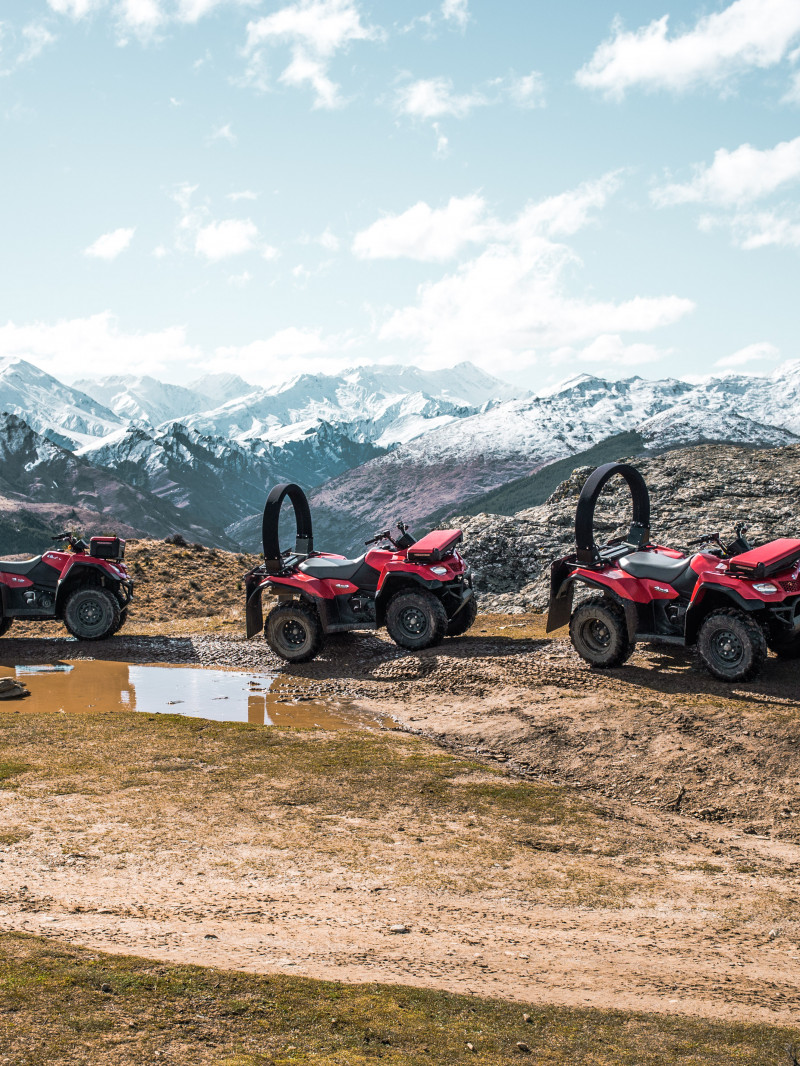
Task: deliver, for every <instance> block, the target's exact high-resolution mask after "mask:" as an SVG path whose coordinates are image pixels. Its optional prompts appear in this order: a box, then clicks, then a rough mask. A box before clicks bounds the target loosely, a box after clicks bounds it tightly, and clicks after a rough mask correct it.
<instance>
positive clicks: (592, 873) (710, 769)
mask: <svg viewBox="0 0 800 1066" xmlns="http://www.w3.org/2000/svg"><path fill="white" fill-rule="evenodd" d="M237 612H239V614H238V615H237ZM240 625H241V621H240V609H239V608H235V607H233V608H231V609H230V613H229V615H228V616H223V617H219V616H217V617H214V616H211V615H209V616H207V617H205V618H198V619H196V620H195V621H194V622H192V621H191V619H189V620H186V621H184V623H183V626H182V633H180V634H178V635H176V634H175V631H174V629H172V627H170V629H169V630H166V627H164V626H163V625H161V626H160V630H161V632H160V635H157V634H156V633H155V632H154V630H155V629H156V628H158V627H159V624H158V623H157V622H154V621H152V620H150V621H145V622H141V621H137V619H136V616H135V615H134V616H133V617H132V619H131V622H130V628H129V629H127V630H125V631H124V633H121V634H120V635H119V636H118V637H116V638H115V639H114V640H112V641H109V642H106V643H105V644H103V645H100V644H96V645H91V646H89V645H76V643H75V642H73V641H70V640H66V639H63V638H62V637H58V636H56V634H57V633H58V632H59V631H58V630H57V629H55V628H48V630H47V632H48V633H51V634H52V636H47V637H45V636H44V632H45V630H42V629H40V630H38V631H36V635H34V633H33V631H29V632H30V635H24V632H23V631H20V632H19V636H18V637H16V639H15V637H14V634H15V633H17V632H18V631H17V630H14V631H12V633H11V634H9V636H8V637H6V638H4V640H3V642H2V647H1V649H0V650H1V651H2V656H0V658H2V661H3V662H16V663H23V662H35V661H38V662H42V661H52V660H53V659H56V658H72V659H74V658H78V657H80V656H81V655H85V654H87V652H89V653H90V654H91V655H93V656H96V657H107V658H113V659H115V660H121V661H129V662H139V663H141V662H173V663H196V664H199V665H205V666H217V667H220V666H228V667H236V668H239V669H242V668H248V669H254V670H257V671H265V672H267V673H274V674H275V676H276V680H275V682H274V685H273V688H274V689H275V688H277V689H278V690H279V691H282V692H283V693H284V694H285V695H286V698H287V699H288V700H291V699H304V698H308V697H310V696H315V697H319V698H324V699H327V700H329V701H332V702H333V703H337V701H342V700H348V701H354V705H355V706H356V707H357V708H358V710H359V711H360V712H361V713H366V714H372V715H374V716H375V718H376V721H377V720H378V719H380V718H384V719H385V718H391V719H392V720H393V722H394V723H395V726H396V728H389V729H387V728H380V727H378V726H377V725H376V728H375V730H374V731H360V732H355V731H354V732H352V733H324V732H313V733H309V732H299V731H294V730H288V731H286V730H269V729H263V728H258V727H248V726H237V725H219V724H217V723H209V722H206V721H204V720H191V719H179V718H176V717H172V716H169V717H165V716H161V715H159V716H156V715H147V714H136V715H120V714H103V715H97V716H92V717H89V718H82V719H81V722H80V725H77V724H76V721H75V719H74V718H68V717H67V716H65V715H33V714H27V713H26V714H18V715H14V714H13V713H11V714H6V713H3V714H0V745H1V747H0V776H2V774H3V769H2V768H3V767H5V768H6V770H5V782H4V783H3V787H2V788H0V812H1V813H0V819H2V820H1V821H0V840H2V841H4V843H3V845H2V852H0V859H2V865H1V866H0V929H5V930H22V931H27V932H32V933H36V934H41V935H46V936H48V937H51V938H52V937H55V938H58V939H61V940H67V941H70V942H73V943H77V944H82V945H86V946H89V947H91V948H93V949H102V950H107V951H112V952H135V953H136V954H139V955H144V956H147V957H150V958H153V959H162V960H167V961H169V962H173V963H198V964H203V965H214V966H222V967H227V968H231V969H237V970H243V971H250V972H253V973H270V972H274V971H276V970H277V971H283V972H292V973H300V974H303V975H307V976H310V977H319V978H328V979H336V980H341V981H357V982H358V981H375V980H380V981H384V982H398V983H403V984H407V985H408V984H411V985H417V986H420V987H423V988H439V989H445V990H448V991H451V992H463V993H467V994H474V995H478V996H495V997H502V998H504V999H508V1000H517V1001H520V1002H530V1003H540V1004H544V1003H550V1004H561V1005H565V1006H574V1007H587V1006H591V1007H596V1008H601V1009H618V1010H624V1011H650V1012H659V1013H667V1014H673V1015H684V1016H699V1017H706V1018H711V1019H719V1020H728V1021H732V1020H739V1021H748V1022H765V1023H773V1024H777V1023H783V1024H788V1025H796V1023H797V1018H798V1011H799V1010H800V967H799V966H798V965H797V963H798V961H800V922H799V921H798V917H797V915H798V906H797V905H798V902H800V890H799V889H798V887H797V875H798V873H799V872H800V839H798V835H799V834H800V724H799V723H798V714H797V711H798V707H799V706H800V686H799V685H798V676H797V665H796V664H787V663H779V662H778V661H777V660H772V659H771V660H770V662H769V664H768V668H767V670H766V671H765V673H764V675H763V678H762V679H761V680H759V681H757V682H753V683H750V684H748V685H743V686H741V687H735V688H733V689H731V688H730V687H726V686H724V685H722V684H720V683H717V682H715V681H713V680H711V679H710V678H708V677H707V676H705V675H703V674H700V673H697V672H696V671H695V670H694V668H693V667H692V665H691V663H690V662H689V660H688V659H687V658H686V657H685V656H683V655H675V654H674V653H672V652H670V653H665V652H663V651H661V650H660V649H650V650H647V651H645V650H643V651H638V652H637V653H636V654H635V655H634V657H633V659H632V660H631V661H630V663H629V664H628V665H626V666H625V667H623V668H621V669H619V670H615V671H611V672H608V673H604V674H600V673H596V672H591V671H589V670H587V669H586V667H585V666H584V665H583V664H582V663H581V662H580V661H579V660H578V659H577V658H576V657H575V656H574V654H573V652H572V650H571V648H570V646H569V644H568V642H567V641H566V640H565V639H564V637H563V635H557V636H556V639H549V638H546V637H545V634H544V632H543V622H542V619H541V618H539V617H528V618H526V617H520V616H488V617H482V618H479V621H478V623H477V624H476V626H475V627H474V629H473V630H472V631H471V633H470V634H469V635H467V636H466V637H463V638H460V639H458V640H452V641H447V642H445V644H444V645H442V646H441V647H440V648H436V649H433V650H431V651H429V652H426V653H422V654H419V655H415V654H407V653H405V652H401V651H400V650H399V649H398V648H396V647H395V646H394V645H393V644H391V643H390V642H388V641H387V640H385V639H383V638H382V636H376V635H372V634H369V635H363V634H362V635H350V636H345V637H341V638H337V639H336V640H335V641H331V643H330V644H329V645H328V647H327V648H326V650H325V652H324V653H323V655H322V656H321V657H320V658H319V659H317V660H316V661H315V662H313V663H310V664H307V665H305V666H298V667H291V668H285V667H284V668H281V666H280V664H279V663H278V662H277V661H276V660H275V659H273V658H272V657H271V655H270V654H269V652H268V649H267V648H266V647H265V645H264V642H263V640H260V639H257V640H254V641H250V642H246V641H244V640H242V639H232V637H231V636H230V635H229V634H230V632H231V630H232V629H233V630H234V631H236V632H237V635H238V634H239V633H240V630H239V629H238V627H239V626H240ZM192 628H194V630H195V632H194V633H192V632H191V630H192ZM20 630H21V627H20ZM167 632H171V634H172V635H170V636H167V635H166V633H167ZM398 925H399V926H403V927H404V928H405V929H407V930H408V931H407V932H402V933H401V932H393V931H392V926H398Z"/></svg>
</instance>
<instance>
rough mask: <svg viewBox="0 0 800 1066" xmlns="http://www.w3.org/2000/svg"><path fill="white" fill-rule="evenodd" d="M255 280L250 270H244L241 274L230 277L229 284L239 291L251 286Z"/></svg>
mask: <svg viewBox="0 0 800 1066" xmlns="http://www.w3.org/2000/svg"><path fill="white" fill-rule="evenodd" d="M252 280H253V275H252V274H251V273H250V271H249V270H243V271H242V273H241V274H231V275H229V277H228V284H229V285H235V286H236V288H238V289H243V288H244V286H245V285H249V284H250V282H251V281H252Z"/></svg>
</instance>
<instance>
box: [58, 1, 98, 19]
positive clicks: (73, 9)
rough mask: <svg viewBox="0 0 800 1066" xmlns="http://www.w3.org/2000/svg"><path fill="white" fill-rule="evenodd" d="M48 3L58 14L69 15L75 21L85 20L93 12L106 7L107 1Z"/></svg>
mask: <svg viewBox="0 0 800 1066" xmlns="http://www.w3.org/2000/svg"><path fill="white" fill-rule="evenodd" d="M47 3H48V4H49V5H50V8H51V9H52V10H53V11H55V12H56V14H58V15H69V17H70V18H74V19H82V18H85V17H86V16H87V15H91V13H92V12H93V11H97V10H99V9H100V8H101V7H105V0H47Z"/></svg>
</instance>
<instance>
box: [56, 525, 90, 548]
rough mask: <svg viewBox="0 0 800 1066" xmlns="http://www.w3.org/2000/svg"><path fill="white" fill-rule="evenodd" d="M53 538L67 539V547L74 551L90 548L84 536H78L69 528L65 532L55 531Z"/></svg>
mask: <svg viewBox="0 0 800 1066" xmlns="http://www.w3.org/2000/svg"><path fill="white" fill-rule="evenodd" d="M53 540H65V541H66V542H67V548H68V549H69V550H70V551H73V552H85V551H88V549H89V545H88V544H87V543H86V541H85V540H84V539H83V537H76V536H75V534H74V533H72V532H70V531H69V530H65V531H64V532H63V533H54V534H53Z"/></svg>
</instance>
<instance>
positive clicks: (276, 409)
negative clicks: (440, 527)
mask: <svg viewBox="0 0 800 1066" xmlns="http://www.w3.org/2000/svg"><path fill="white" fill-rule="evenodd" d="M518 395H527V392H526V390H524V389H523V390H521V389H515V388H514V387H513V386H511V385H507V384H506V383H505V382H502V381H500V380H498V379H497V378H494V377H492V376H491V375H489V374H486V373H484V371H482V370H479V369H478V368H477V367H474V366H472V365H471V364H470V363H461V364H459V366H457V367H454V368H453V369H452V370H447V371H443V370H434V371H426V370H420V369H419V368H417V367H413V366H388V367H356V368H355V369H353V370H348V371H344V372H343V373H341V374H302V375H301V376H300V377H297V378H294V379H293V380H292V381H289V382H286V383H285V384H283V385H280V386H276V387H273V388H269V389H255V390H253V391H252V392H250V393H249V394H248V395H245V396H239V397H236V398H235V399H232V400H229V401H228V402H227V403H224V404H221V405H220V406H219V407H217V408H215V409H213V410H209V411H203V412H201V413H199V414H197V415H195V416H193V417H191V418H187V419H185V422H186V424H187V425H188V426H191V427H192V428H194V429H197V430H199V431H200V432H202V433H211V434H215V435H220V436H225V437H230V438H233V439H236V440H248V439H253V438H256V437H258V438H261V439H264V440H270V441H273V442H274V443H281V442H283V441H286V440H289V439H292V438H297V437H298V436H300V435H304V434H306V433H307V432H308V430H309V428H312V427H314V426H316V425H318V424H320V423H322V422H327V423H329V424H331V425H338V426H341V427H343V428H346V431H347V433H348V435H349V436H350V437H351V438H352V439H353V440H360V441H372V442H373V443H374V444H376V445H378V446H379V447H391V446H392V445H394V444H397V443H399V442H401V441H408V440H412V439H413V438H414V437H417V436H419V435H420V434H422V433H426V432H429V431H430V430H431V429H434V428H442V427H444V426H446V425H450V424H451V423H452V422H454V421H456V420H458V419H459V418H462V417H464V416H466V415H469V414H473V413H475V412H477V411H479V410H482V409H483V408H485V407H486V406H487V405H488V404H492V403H495V402H497V401H500V400H504V399H509V398H511V397H514V396H518Z"/></svg>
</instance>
